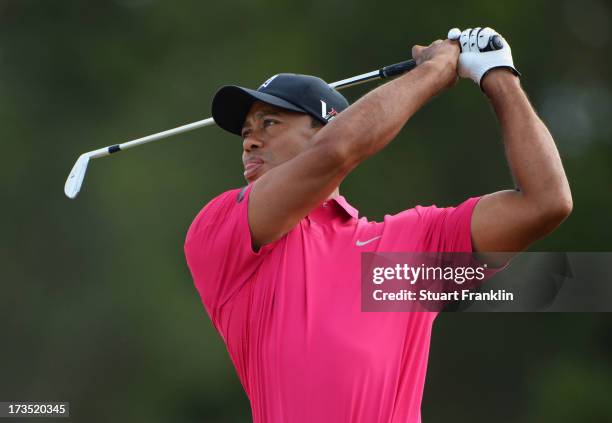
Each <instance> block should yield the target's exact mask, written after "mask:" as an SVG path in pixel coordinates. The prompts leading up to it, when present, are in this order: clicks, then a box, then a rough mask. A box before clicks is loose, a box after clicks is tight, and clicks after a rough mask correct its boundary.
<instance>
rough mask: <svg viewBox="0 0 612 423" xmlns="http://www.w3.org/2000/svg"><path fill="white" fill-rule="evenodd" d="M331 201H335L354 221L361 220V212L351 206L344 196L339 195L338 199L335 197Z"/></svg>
mask: <svg viewBox="0 0 612 423" xmlns="http://www.w3.org/2000/svg"><path fill="white" fill-rule="evenodd" d="M331 200H333V201H335V202H336V204H338V205H339V206H340V207H341V208H342V210H344V211H345V212H346V213H347V214H348V215H349V216H351V217H352V218H354V219H359V211H358V210H357V209H356V208H355V207H353V206H351V205H350V204H349V203H348V201H346V199H345V198H344V197H343V196H341V195H338V196H337V197H333V198H332V199H331Z"/></svg>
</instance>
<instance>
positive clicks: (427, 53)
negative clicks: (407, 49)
mask: <svg viewBox="0 0 612 423" xmlns="http://www.w3.org/2000/svg"><path fill="white" fill-rule="evenodd" d="M459 51H460V49H459V45H458V44H457V42H456V41H451V40H444V41H442V40H436V41H434V42H433V43H431V44H430V45H429V46H427V47H424V46H420V45H415V46H414V47H412V58H413V59H414V60H415V61H416V64H417V66H418V65H421V64H422V63H425V62H432V63H436V64H438V65H439V69H440V70H441V71H442V72H441V78H442V81H441V82H442V86H443V87H450V86H452V85H453V84H454V83H455V82H457V62H458V59H459Z"/></svg>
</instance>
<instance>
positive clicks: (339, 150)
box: [245, 40, 459, 247]
mask: <svg viewBox="0 0 612 423" xmlns="http://www.w3.org/2000/svg"><path fill="white" fill-rule="evenodd" d="M458 54H459V48H458V46H457V43H455V42H451V41H448V40H446V41H440V40H438V41H436V42H434V43H432V44H431V45H430V46H429V47H427V48H425V47H420V46H415V47H414V48H413V57H414V58H415V60H416V61H417V64H418V66H417V67H416V69H414V70H413V71H411V72H410V73H408V74H406V75H403V76H402V77H400V78H397V79H395V80H393V81H391V82H388V83H386V84H384V85H382V86H380V87H378V88H377V89H375V90H373V91H371V92H370V93H368V94H367V95H365V96H364V97H362V98H361V99H360V100H359V101H357V102H356V103H355V104H353V105H351V106H350V107H349V108H347V109H346V110H344V111H343V112H342V113H340V114H339V115H338V117H337V118H335V119H334V120H332V121H331V122H330V123H328V124H327V125H326V126H325V127H323V128H322V129H320V130H319V131H318V132H317V133H316V135H315V136H314V138H313V139H312V142H311V143H310V147H309V148H308V149H306V150H305V151H303V152H301V153H299V154H297V155H296V156H295V157H293V158H291V159H290V160H288V161H286V162H284V163H282V164H280V165H278V166H275V167H273V168H272V169H270V170H268V171H267V172H266V173H265V174H263V175H262V176H261V177H260V178H259V179H257V180H256V181H255V182H254V184H253V187H252V190H251V193H250V199H249V225H250V228H251V235H252V241H253V244H254V246H255V247H258V246H261V245H264V244H267V243H270V242H273V241H275V240H277V239H279V238H280V237H282V236H283V235H284V234H285V233H287V232H288V231H290V230H291V229H292V228H293V227H294V226H295V225H296V224H297V223H298V222H299V220H300V219H301V218H303V217H304V216H306V215H307V214H308V213H309V212H310V210H312V209H313V208H314V207H316V206H317V205H319V204H320V203H321V202H323V201H324V200H325V199H327V198H328V197H329V196H330V194H332V193H333V192H334V190H335V189H336V188H337V187H338V185H339V184H340V182H341V181H342V180H343V179H344V178H345V177H346V175H347V174H348V173H349V172H350V171H351V170H352V169H354V168H355V167H356V166H357V165H358V164H359V163H361V162H362V161H363V160H365V159H366V158H368V157H370V156H371V155H373V154H375V153H376V152H377V151H379V150H381V149H382V148H383V147H385V146H386V145H387V144H388V143H389V142H390V141H391V140H392V139H393V138H394V137H395V136H396V134H397V133H398V132H399V130H400V129H401V128H402V126H403V125H404V124H405V123H406V121H407V120H408V119H409V118H410V117H411V116H412V115H413V114H414V113H415V112H416V111H417V110H419V109H420V108H421V106H423V104H425V103H426V102H427V101H428V100H429V99H430V98H431V97H432V96H434V95H436V94H438V93H439V92H440V91H442V90H443V89H444V88H446V87H448V86H450V85H452V84H453V83H454V82H455V80H456V66H457V60H458ZM246 141H248V140H245V144H248V143H247V142H246ZM247 148H248V146H247ZM259 148H266V146H265V143H263V142H260V147H259Z"/></svg>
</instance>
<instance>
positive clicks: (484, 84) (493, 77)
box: [480, 67, 520, 97]
mask: <svg viewBox="0 0 612 423" xmlns="http://www.w3.org/2000/svg"><path fill="white" fill-rule="evenodd" d="M480 86H481V88H482V91H483V92H484V93H485V95H486V96H487V97H494V96H496V95H498V94H500V93H503V92H506V91H508V90H515V89H517V88H520V80H519V78H518V76H517V75H516V74H515V73H514V72H513V71H512V69H510V68H505V67H500V68H495V69H491V70H489V71H487V72H486V73H485V74H484V75H483V77H482V79H481V80H480Z"/></svg>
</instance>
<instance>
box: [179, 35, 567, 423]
mask: <svg viewBox="0 0 612 423" xmlns="http://www.w3.org/2000/svg"><path fill="white" fill-rule="evenodd" d="M495 34H496V33H495V32H494V31H493V30H491V29H490V28H484V29H481V28H476V29H474V30H471V29H470V30H466V31H464V32H463V33H462V34H461V38H460V40H459V42H457V41H451V40H445V41H441V40H438V41H435V42H434V43H432V44H430V45H429V46H427V47H423V46H414V47H413V49H412V54H413V58H414V59H415V60H416V62H417V67H416V68H415V69H414V70H413V71H411V72H409V73H407V74H405V75H403V76H401V77H399V78H397V79H395V80H393V81H391V82H388V83H386V84H384V85H382V86H380V87H378V88H377V89H375V90H373V91H371V92H369V93H368V94H367V95H365V96H364V97H362V98H361V99H360V100H359V101H357V102H356V103H355V104H353V105H351V106H350V107H348V103H347V102H346V100H345V99H344V97H342V96H341V95H340V94H339V93H337V92H336V91H334V90H332V89H331V88H329V86H328V85H327V84H325V83H324V82H323V81H321V80H320V79H318V78H314V77H308V76H303V75H293V74H280V75H276V76H274V77H272V78H270V79H269V80H268V81H266V82H265V83H264V84H263V85H262V86H261V87H260V88H259V89H258V90H257V91H254V90H248V89H245V88H241V87H224V88H222V89H221V90H219V92H218V93H217V94H216V96H215V98H214V100H213V117H214V118H215V121H216V122H217V124H218V125H219V126H220V127H222V128H224V129H226V130H228V131H230V132H232V133H235V134H237V135H240V136H241V137H242V139H243V150H244V151H243V155H242V156H243V157H242V158H243V162H244V166H245V172H244V176H245V178H246V180H247V182H248V185H247V186H246V187H245V188H243V189H235V190H231V191H227V192H225V193H223V194H221V195H220V196H218V197H216V198H215V199H213V200H212V201H211V202H210V203H209V204H208V205H207V206H206V207H204V209H203V210H202V211H201V212H200V213H199V215H198V216H197V217H196V219H195V220H194V222H193V224H192V225H191V227H190V229H189V232H188V234H187V239H186V242H185V254H186V257H187V262H188V265H189V267H190V270H191V272H192V275H193V278H194V281H195V285H196V287H197V289H198V291H199V293H200V295H201V298H202V301H203V304H204V306H205V308H206V310H207V312H208V314H209V315H210V318H211V320H212V322H213V324H214V326H215V328H216V329H217V330H218V331H219V333H220V334H221V336H222V338H223V340H224V341H225V343H226V346H227V349H228V352H229V354H230V357H231V359H232V361H233V363H234V365H235V367H236V370H237V372H238V375H239V377H240V381H241V382H242V385H243V387H244V389H245V391H246V393H247V395H248V397H249V400H250V402H251V409H252V414H253V421H254V422H279V423H280V422H367V423H374V422H410V423H413V422H419V421H420V405H421V397H422V392H423V385H424V380H425V373H426V365H427V356H428V349H429V340H430V333H431V326H432V323H433V320H434V317H435V315H436V314H435V313H363V312H361V310H360V304H361V302H360V254H361V253H362V252H367V251H381V252H390V251H448V252H453V251H458V252H461V251H462V252H472V251H476V252H500V251H506V252H508V251H509V252H518V251H521V250H523V249H525V248H527V246H528V245H529V244H531V243H532V242H534V241H535V240H537V239H538V238H540V237H542V236H544V235H545V234H547V233H549V232H551V231H552V230H553V229H554V228H556V227H557V226H558V225H559V224H560V223H561V222H562V221H563V220H564V219H565V218H566V217H567V216H568V214H569V213H570V211H571V208H572V200H571V194H570V189H569V185H568V182H567V179H566V177H565V174H564V171H563V167H562V165H561V161H560V158H559V155H558V153H557V150H556V148H555V144H554V141H553V139H552V138H551V136H550V134H549V132H548V131H547V129H546V127H545V126H544V124H543V123H542V122H541V121H540V119H539V118H538V116H537V115H536V113H535V112H534V110H533V108H532V107H531V105H530V104H529V101H528V99H527V97H526V95H525V94H524V92H523V90H522V89H521V86H520V83H519V78H518V72H516V70H515V69H514V65H513V61H512V56H511V51H510V47H509V46H508V45H507V43H504V47H503V48H502V49H501V50H498V51H483V50H487V48H486V44H487V42H488V41H489V40H490V39H491V37H492V36H493V35H495ZM460 51H461V55H460ZM457 73H459V75H460V76H463V77H470V78H472V79H473V80H474V81H475V82H476V83H477V84H479V86H480V87H481V89H482V91H483V92H484V93H485V95H486V96H487V97H488V99H489V100H490V101H491V104H492V105H493V108H494V110H495V113H496V115H497V117H498V119H499V122H500V124H501V127H502V131H503V136H504V142H505V146H506V154H507V157H508V163H509V166H510V169H511V171H512V175H513V177H514V180H515V182H516V184H517V186H518V187H519V188H517V189H515V190H507V191H500V192H496V193H492V194H488V195H484V196H482V197H475V198H470V199H468V200H467V201H465V202H463V203H462V204H461V205H459V206H458V207H454V208H453V207H449V208H437V207H435V206H432V207H419V206H417V207H416V208H414V209H409V210H406V211H404V212H402V213H399V214H397V215H394V216H386V217H385V219H384V221H383V222H371V221H368V220H367V219H366V218H363V217H362V218H358V213H357V210H355V209H354V208H353V207H352V206H350V205H349V204H348V203H347V201H346V200H345V199H344V198H343V197H342V196H340V194H339V191H338V186H339V185H340V183H341V182H342V180H343V179H344V178H345V177H346V175H347V174H348V173H350V172H351V170H353V169H354V168H355V167H356V166H358V165H359V164H360V163H361V162H362V161H363V160H365V159H366V158H368V157H370V156H372V155H374V154H375V153H376V152H378V151H379V150H381V149H382V148H383V147H385V146H386V145H387V144H388V143H389V142H390V141H391V140H392V139H393V138H394V137H395V135H396V134H397V133H398V131H399V130H400V128H401V127H402V126H403V125H404V124H405V123H406V122H407V121H408V120H409V118H410V117H411V116H412V115H413V114H414V113H415V112H416V111H417V110H419V108H420V107H421V106H423V104H425V103H426V102H427V101H428V100H429V99H430V98H431V97H433V96H435V95H438V94H440V93H441V92H442V91H444V90H445V89H447V88H449V87H451V86H452V85H453V84H454V83H455V82H456V80H457ZM383 189H384V188H383ZM393 195H397V193H395V194H393Z"/></svg>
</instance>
